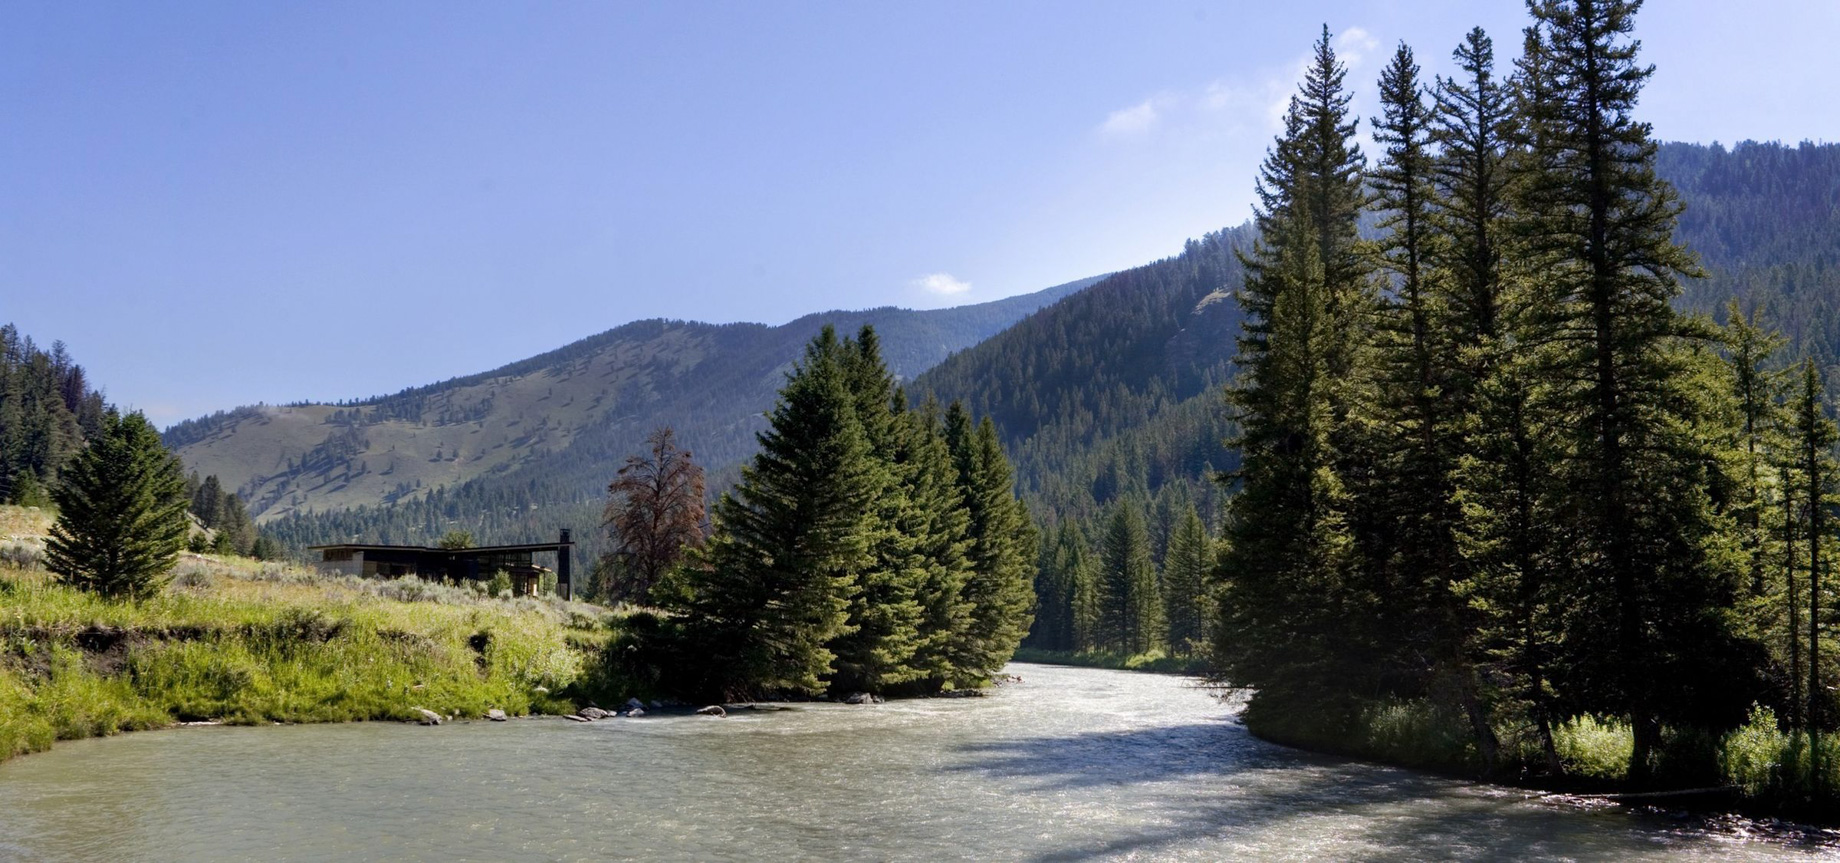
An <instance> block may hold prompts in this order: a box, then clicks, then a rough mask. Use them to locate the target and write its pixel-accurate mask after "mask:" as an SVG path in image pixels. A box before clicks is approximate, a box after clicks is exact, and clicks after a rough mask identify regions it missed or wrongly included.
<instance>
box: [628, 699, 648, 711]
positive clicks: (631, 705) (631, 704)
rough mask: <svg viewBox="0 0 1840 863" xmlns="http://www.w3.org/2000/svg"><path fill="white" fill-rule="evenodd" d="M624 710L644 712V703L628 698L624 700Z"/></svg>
mask: <svg viewBox="0 0 1840 863" xmlns="http://www.w3.org/2000/svg"><path fill="white" fill-rule="evenodd" d="M626 709H627V710H644V709H645V702H643V701H640V700H639V699H637V698H628V699H626Z"/></svg>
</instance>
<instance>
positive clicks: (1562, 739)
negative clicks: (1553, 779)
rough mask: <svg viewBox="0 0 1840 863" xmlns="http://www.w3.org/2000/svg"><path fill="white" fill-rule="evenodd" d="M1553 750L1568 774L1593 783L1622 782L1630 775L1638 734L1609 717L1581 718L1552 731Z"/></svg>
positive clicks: (1566, 722)
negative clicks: (1555, 749)
mask: <svg viewBox="0 0 1840 863" xmlns="http://www.w3.org/2000/svg"><path fill="white" fill-rule="evenodd" d="M1553 746H1554V747H1555V748H1557V749H1558V750H1559V759H1560V760H1561V761H1563V762H1565V770H1566V772H1567V773H1571V774H1573V775H1576V776H1583V777H1587V778H1590V779H1607V780H1619V779H1622V778H1623V777H1624V775H1626V774H1627V773H1628V772H1629V756H1630V755H1631V754H1632V753H1634V752H1635V734H1634V733H1633V732H1632V731H1631V730H1630V728H1629V726H1627V725H1624V724H1623V723H1621V722H1618V721H1616V720H1614V719H1611V718H1608V717H1596V716H1579V717H1575V718H1573V719H1569V720H1566V721H1565V722H1564V723H1562V724H1560V726H1559V727H1558V728H1555V729H1553Z"/></svg>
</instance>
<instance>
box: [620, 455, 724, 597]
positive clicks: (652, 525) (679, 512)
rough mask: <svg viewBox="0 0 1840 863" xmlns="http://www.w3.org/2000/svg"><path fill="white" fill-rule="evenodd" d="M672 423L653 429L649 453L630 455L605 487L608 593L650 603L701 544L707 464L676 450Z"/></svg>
mask: <svg viewBox="0 0 1840 863" xmlns="http://www.w3.org/2000/svg"><path fill="white" fill-rule="evenodd" d="M674 437H675V433H674V432H672V431H671V428H670V427H669V426H666V427H664V428H660V429H658V430H657V431H655V432H652V434H651V436H649V437H647V438H646V439H645V442H646V443H648V444H650V445H651V452H650V453H649V454H641V455H635V456H628V457H627V459H626V466H625V467H622V468H620V472H619V474H617V475H616V476H615V478H614V480H613V483H612V484H610V485H608V486H607V492H608V494H609V496H610V497H609V499H608V501H607V512H606V515H605V516H603V518H602V519H601V520H602V523H603V524H605V525H606V526H607V528H608V529H609V530H610V531H611V532H612V535H613V551H612V552H610V553H608V555H607V559H606V560H604V561H602V566H601V570H602V572H603V573H605V576H604V577H605V584H606V585H607V594H608V596H607V598H608V599H613V600H620V601H624V602H632V603H637V604H640V605H646V604H649V603H650V601H651V593H652V588H653V587H654V586H655V585H657V584H658V580H659V579H660V578H663V577H664V574H665V573H666V572H669V571H670V569H671V567H673V566H676V565H677V562H678V561H680V560H682V559H683V556H684V551H685V550H686V549H689V548H693V547H696V546H700V545H702V544H703V468H702V467H701V466H699V465H697V464H696V462H694V461H692V460H691V458H690V451H689V450H683V449H678V448H677V444H676V443H675V442H674V440H673V438H674Z"/></svg>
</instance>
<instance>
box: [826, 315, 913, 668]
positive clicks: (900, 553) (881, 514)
mask: <svg viewBox="0 0 1840 863" xmlns="http://www.w3.org/2000/svg"><path fill="white" fill-rule="evenodd" d="M843 352H844V361H845V362H844V366H845V374H846V377H847V379H848V384H849V390H850V393H851V395H852V397H853V399H854V410H855V413H856V418H857V421H858V423H859V424H860V425H861V426H862V429H863V437H864V439H865V441H866V442H867V443H868V447H869V457H868V461H869V463H870V466H871V470H870V471H868V472H867V474H866V475H867V477H868V478H869V482H870V483H871V485H872V488H871V489H870V491H869V495H870V497H869V499H870V501H871V510H872V511H871V513H870V515H871V518H870V520H869V524H868V526H867V527H866V530H867V531H868V535H869V551H870V554H871V557H872V559H871V562H870V563H869V565H868V566H866V567H865V568H864V569H863V570H862V571H861V572H860V573H858V576H857V583H856V589H855V591H854V593H853V594H852V595H851V597H850V613H849V625H848V629H849V631H848V632H847V633H845V634H844V635H842V636H840V637H838V639H837V640H836V641H835V642H833V643H832V644H831V645H830V649H831V650H832V651H833V652H834V653H836V655H837V659H836V663H835V665H836V671H835V675H834V677H833V679H832V680H831V688H832V689H833V690H834V691H841V692H844V693H849V692H857V691H869V692H882V691H886V690H887V689H889V688H890V687H893V686H897V685H900V684H905V683H909V682H912V681H914V680H917V679H918V678H919V677H920V676H921V674H922V670H921V669H920V668H919V667H918V666H917V665H916V664H915V662H914V656H915V653H916V652H917V651H918V650H919V649H920V645H921V638H922V636H921V631H920V627H921V620H922V617H923V614H924V608H923V607H922V605H921V601H920V597H921V592H922V590H923V587H924V582H925V581H926V579H927V575H928V573H927V568H928V561H927V560H926V555H925V553H924V551H923V548H922V543H923V542H924V541H925V539H926V535H925V532H924V531H925V528H926V518H925V515H924V514H923V513H920V512H918V511H917V510H916V509H915V507H914V504H913V501H912V495H913V493H914V491H915V485H916V483H917V482H918V478H917V477H916V476H915V475H914V473H915V471H916V470H918V469H920V468H921V467H922V466H923V464H922V460H921V455H922V454H921V452H920V449H919V446H918V444H919V442H918V441H913V440H909V439H907V435H908V434H909V433H911V432H912V431H913V429H912V426H911V425H910V424H908V423H906V422H905V419H904V417H903V416H902V414H903V413H904V412H905V411H904V408H905V405H906V401H907V400H906V397H905V396H904V395H900V394H899V393H897V392H896V391H895V386H894V377H893V376H892V375H890V374H889V373H888V367H887V366H886V365H885V364H884V363H883V362H882V356H881V346H880V341H879V340H878V339H877V337H876V335H875V329H874V328H873V327H869V326H864V327H863V328H862V331H861V332H860V333H859V334H858V335H857V337H856V338H855V339H853V340H850V341H846V342H845V343H844V346H843Z"/></svg>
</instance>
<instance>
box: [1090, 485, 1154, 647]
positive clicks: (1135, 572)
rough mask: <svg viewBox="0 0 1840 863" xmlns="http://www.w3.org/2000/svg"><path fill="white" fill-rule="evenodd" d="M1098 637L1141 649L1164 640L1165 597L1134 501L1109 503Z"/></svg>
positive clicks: (1105, 642) (1103, 642)
mask: <svg viewBox="0 0 1840 863" xmlns="http://www.w3.org/2000/svg"><path fill="white" fill-rule="evenodd" d="M1099 581H1100V585H1101V587H1100V592H1099V593H1100V596H1101V597H1102V602H1103V605H1102V606H1101V611H1100V615H1099V633H1100V635H1099V639H1100V644H1101V646H1102V647H1105V648H1106V649H1109V650H1120V651H1124V652H1125V653H1142V652H1143V651H1146V650H1151V649H1153V648H1159V647H1162V646H1163V638H1164V623H1163V597H1162V593H1161V591H1159V590H1158V589H1157V577H1156V562H1155V561H1153V560H1151V558H1150V537H1149V534H1148V532H1147V531H1146V529H1145V527H1144V517H1143V515H1142V514H1140V513H1139V511H1138V505H1137V503H1136V502H1135V501H1131V500H1128V499H1127V500H1123V501H1120V502H1118V503H1116V504H1114V505H1113V507H1112V516H1111V518H1110V519H1108V520H1107V525H1106V530H1105V538H1104V540H1103V541H1102V542H1101V543H1100V560H1099Z"/></svg>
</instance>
